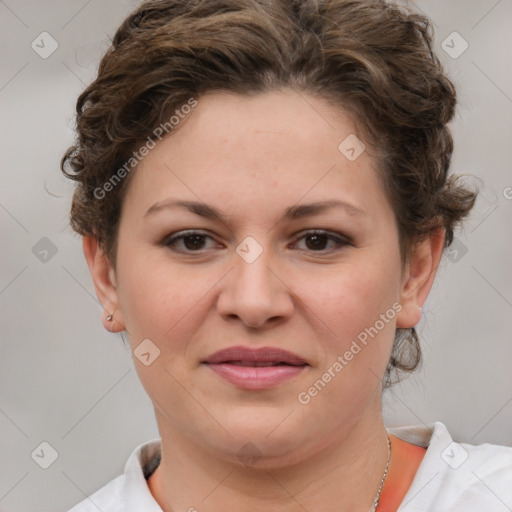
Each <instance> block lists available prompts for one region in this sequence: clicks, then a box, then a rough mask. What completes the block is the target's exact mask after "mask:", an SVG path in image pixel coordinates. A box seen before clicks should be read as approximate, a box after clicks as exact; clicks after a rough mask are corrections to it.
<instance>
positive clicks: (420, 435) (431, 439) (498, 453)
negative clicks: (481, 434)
mask: <svg viewBox="0 0 512 512" xmlns="http://www.w3.org/2000/svg"><path fill="white" fill-rule="evenodd" d="M390 431H391V432H392V433H393V434H395V435H397V436H398V437H401V438H402V439H403V440H404V441H408V442H412V443H413V444H417V445H418V446H424V447H426V448H427V452H426V454H425V457H424V459H423V461H422V463H421V465H420V467H419V468H418V471H417V473H416V476H415V478H414V481H413V483H412V485H411V488H410V489H409V492H408V493H407V495H406V496H405V498H404V500H403V503H402V507H401V508H400V510H401V511H403V512H414V511H420V510H421V511H422V512H426V511H435V512H439V511H443V512H444V511H450V512H457V511H461V512H462V511H464V512H471V511H481V510H492V511H493V512H499V511H501V510H503V511H504V512H506V511H510V509H511V507H512V448H510V447H507V446H499V445H493V444H487V443H486V444H481V445H472V444H469V443H458V442H455V441H454V440H453V439H452V437H451V436H450V434H449V432H448V430H447V428H446V426H445V425H444V424H443V423H441V422H435V423H434V424H432V425H430V426H427V427H425V428H424V427H408V428H404V429H390Z"/></svg>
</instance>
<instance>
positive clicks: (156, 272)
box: [118, 251, 219, 355]
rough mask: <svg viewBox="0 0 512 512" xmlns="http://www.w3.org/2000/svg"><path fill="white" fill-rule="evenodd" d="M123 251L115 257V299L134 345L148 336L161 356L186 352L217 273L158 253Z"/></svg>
mask: <svg viewBox="0 0 512 512" xmlns="http://www.w3.org/2000/svg"><path fill="white" fill-rule="evenodd" d="M125 254H129V255H130V256H129V257H125V258H124V259H123V258H120V259H119V261H118V275H119V282H120V283H121V284H122V286H120V289H119V300H120V306H121V309H122V312H123V316H124V319H125V323H126V329H127V332H128V334H129V338H130V342H131V345H132V348H135V347H136V346H137V345H138V343H140V342H141V341H142V340H143V339H146V338H149V339H151V340H152V341H154V342H155V343H156V344H157V346H158V347H159V348H160V350H161V351H162V353H163V355H165V353H167V352H171V353H173V354H176V352H179V351H183V350H185V348H186V346H187V344H188V341H189V339H190V337H191V335H192V333H193V332H194V329H197V317H198V315H200V314H201V311H202V308H203V307H204V304H206V303H207V301H208V296H209V295H208V294H209V292H213V290H214V289H215V283H216V282H217V281H218V280H219V277H218V276H217V275H216V273H215V272H212V270H211V269H210V270H206V269H205V270H201V269H200V268H199V266H195V267H194V268H186V269H185V268H183V267H182V266H180V265H176V264H172V263H170V262H169V260H168V258H166V256H165V254H163V253H161V252H160V251H156V252H153V254H156V257H152V256H153V255H152V252H151V251H146V252H143V251H140V252H138V251H132V252H128V251H125ZM214 274H215V275H214Z"/></svg>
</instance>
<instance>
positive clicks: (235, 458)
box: [62, 0, 512, 512]
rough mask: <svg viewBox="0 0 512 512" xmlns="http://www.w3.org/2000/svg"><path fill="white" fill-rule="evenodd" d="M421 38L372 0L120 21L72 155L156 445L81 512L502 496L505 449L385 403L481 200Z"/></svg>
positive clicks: (148, 8) (249, 2)
mask: <svg viewBox="0 0 512 512" xmlns="http://www.w3.org/2000/svg"><path fill="white" fill-rule="evenodd" d="M431 45H432V39H431V27H430V24H429V22H428V20H427V19H425V18H424V17H423V16H420V15H417V14H414V13H410V12H406V11H405V10H402V9H399V8H398V7H396V6H392V5H390V4H387V3H384V2H381V1H363V0H358V1H347V0H327V1H324V2H316V1H314V0H306V1H301V2H291V1H285V0H281V1H257V0H244V1H241V0H222V1H219V2H211V1H196V2H179V1H177V0H172V1H171V0H154V1H149V2H145V3H143V4H142V5H141V6H140V7H139V8H138V9H137V10H136V11H135V12H134V13H133V14H131V15H130V16H129V17H128V18H127V19H126V20H125V21H124V22H123V24H122V25H121V27H120V28H119V29H118V31H117V33H116V35H115V37H114V40H113V43H112V47H111V49H110V50H109V51H108V52H107V54H106V55H105V56H104V58H103V60H102V62H101V64H100V67H99V71H98V77H97V79H96V80H95V81H94V82H93V83H92V84H91V85H90V86H89V87H88V88H87V89H86V90H85V91H84V92H83V93H82V95H81V96H80V98H79V99H78V104H77V135H78V137H77V143H76V145H75V146H74V147H72V148H70V149H69V150H68V152H67V153H66V155H65V156H64V158H63V165H62V166H63V170H64V172H65V173H66V175H67V176H68V177H70V178H72V179H74V180H76V181H77V182H78V186H77V189H76V192H75V195H74V198H73V205H72V211H71V223H72V226H73V228H74V229H75V230H76V231H77V232H78V233H80V234H81V235H83V248H84V254H85V257H86V260H87V263H88V265H89V268H90V271H91V275H92V278H93V281H94V285H95V289H96V293H97V295H98V298H99V300H100V302H101V304H102V305H103V307H104V314H103V324H104V326H105V328H106V329H108V330H109V331H111V332H123V331H126V333H127V335H128V339H129V342H130V346H131V349H132V351H133V356H134V363H135V366H136V368H137V372H138V375H139V377H140V379H141V382H142V384H143V386H144V388H145V390H146V391H147V393H148V395H149V397H150V398H151V400H152V402H153V405H154V410H155V415H156V419H157V424H158V428H159V433H160V437H161V441H160V440H155V441H151V442H149V443H146V444H144V445H141V446H139V447H138V448H137V449H136V450H135V451H134V452H133V454H132V455H131V457H130V459H129V460H128V462H127V465H126V470H125V473H124V475H121V476H119V477H118V478H116V479H115V480H113V481H112V482H110V483H108V484H107V485H106V486H105V487H103V488H102V489H100V490H99V491H98V492H97V493H95V494H93V495H92V496H90V498H88V499H87V500H85V501H84V502H82V503H80V504H78V505H77V506H76V507H74V508H73V509H72V510H73V512H83V511H86V510H87V511H88V510H97V509H98V508H99V509H100V510H102V511H103V512H107V511H109V512H111V511H121V510H122V511H135V510H137V511H140V510H144V511H164V512H171V511H173V512H175V511H178V510H188V511H194V510H198V511H212V512H215V511H220V510H236V509H240V510H248V511H257V510H258V511H259V510H280V511H294V510H307V511H315V510H322V511H342V510H347V511H351V512H353V511H356V512H357V511H368V510H378V511H379V512H382V511H394V510H398V509H399V508H400V510H406V511H420V510H421V511H427V510H431V511H436V512H438V511H445V510H450V511H452V510H461V511H462V510H464V511H465V512H467V511H471V510H502V509H503V510H507V508H506V507H507V506H511V505H512V496H511V491H510V488H511V486H510V479H511V477H512V469H511V467H512V449H510V448H506V447H500V446H492V445H482V446H470V445H466V444H463V445H461V444H458V443H453V442H452V439H451V437H450V435H449V433H448V432H447V430H446V427H445V426H444V425H443V424H442V423H440V422H437V423H435V424H434V425H432V426H431V428H425V427H409V428H404V429H396V430H395V429H390V430H387V429H386V427H385V425H384V422H383V418H382V399H381V395H382V389H383V387H386V386H389V385H390V384H391V383H392V382H393V380H394V379H395V378H397V377H398V376H399V374H400V372H404V371H412V370H414V369H415V368H416V367H417V366H418V364H419V361H420V354H421V353H420V348H419V343H418V337H417V334H416V332H415V330H414V327H415V325H416V324H417V323H418V322H419V320H420V317H421V307H422V305H423V304H424V302H425V300H426V298H427V296H428V294H429V291H430V289H431V287H432V284H433V281H434V278H435V274H436V271H437V268H438V265H439V261H440V259H441V256H442V253H443V249H444V248H446V247H448V246H449V245H450V243H451V242H452V239H453V232H454V229H455V227H456V225H457V223H458V222H459V221H461V220H462V219H463V218H464V217H465V216H466V215H467V214H468V212H469V211H470V209H471V207H472V206H473V204H474V201H475V194H474V193H473V192H471V191H469V190H466V189H465V188H464V187H463V186H462V185H460V184H459V182H458V181H457V179H456V178H455V177H454V176H449V175H448V170H449V164H450V158H451V153H452V139H451V136H450V132H449V130H448V128H447V123H448V122H449V121H450V120H451V119H452V117H453V115H454V108H455V103H456V97H455V91H454V88H453V85H452V84H451V82H450V81H449V79H448V78H447V77H446V76H445V75H444V73H443V70H442V68H441V65H440V63H439V61H438V60H437V58H436V56H435V55H434V54H433V53H432V50H431ZM500 507H501V508H500ZM504 507H505V508H504Z"/></svg>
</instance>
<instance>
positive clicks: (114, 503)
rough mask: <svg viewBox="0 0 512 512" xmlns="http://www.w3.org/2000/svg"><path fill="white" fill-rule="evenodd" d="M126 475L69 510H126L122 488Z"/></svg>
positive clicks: (109, 511)
mask: <svg viewBox="0 0 512 512" xmlns="http://www.w3.org/2000/svg"><path fill="white" fill-rule="evenodd" d="M123 485H124V475H120V476H118V477H117V478H114V479H113V480H111V481H110V482H109V483H108V484H106V485H105V486H103V487H102V488H101V489H99V490H97V491H96V492H95V493H93V494H91V495H90V496H88V497H87V498H85V499H84V500H82V501H81V502H80V503H78V504H77V505H75V506H74V507H73V508H71V509H70V510H69V511H68V512H98V510H101V511H102V512H121V511H123V512H124V506H123V504H122V503H123V500H122V489H123Z"/></svg>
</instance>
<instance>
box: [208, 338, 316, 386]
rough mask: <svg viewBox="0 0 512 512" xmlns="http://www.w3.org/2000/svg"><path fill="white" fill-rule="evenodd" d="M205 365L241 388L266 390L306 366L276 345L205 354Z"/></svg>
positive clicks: (231, 348)
mask: <svg viewBox="0 0 512 512" xmlns="http://www.w3.org/2000/svg"><path fill="white" fill-rule="evenodd" d="M204 364H206V365H208V366H209V367H210V368H211V369H212V370H213V371H214V372H215V373H217V374H218V375H219V376H220V377H222V378H223V379H225V380H226V381H228V382H230V383H231V384H234V385H235V386H238V387H240V388H243V389H268V388H272V387H274V386H276V385H278V384H280V383H282V382H284V381H286V380H289V379H291V378H293V377H295V376H297V375H299V374H300V373H302V372H303V371H304V370H305V369H306V368H307V367H308V366H309V365H308V363H307V362H306V361H305V360H304V359H302V358H301V357H299V356H297V355H295V354H292V353H291V352H287V351H286V350H282V349H279V348H272V347H263V348H259V349H253V348H247V347H243V346H238V347H230V348H227V349H224V350H220V351H219V352H215V354H213V355H211V356H210V357H208V358H207V359H206V360H205V361H204Z"/></svg>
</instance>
